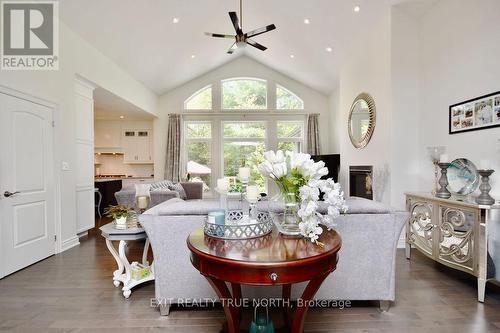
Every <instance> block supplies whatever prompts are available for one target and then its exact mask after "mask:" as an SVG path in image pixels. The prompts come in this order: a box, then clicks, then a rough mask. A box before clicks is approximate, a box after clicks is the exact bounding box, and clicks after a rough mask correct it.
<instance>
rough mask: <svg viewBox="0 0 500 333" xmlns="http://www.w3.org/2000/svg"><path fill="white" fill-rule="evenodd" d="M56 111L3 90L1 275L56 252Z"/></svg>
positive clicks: (0, 127)
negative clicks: (54, 132) (54, 147)
mask: <svg viewBox="0 0 500 333" xmlns="http://www.w3.org/2000/svg"><path fill="white" fill-rule="evenodd" d="M52 117H53V110H52V109H51V108H48V107H46V106H42V105H40V104H36V103H34V102H31V101H28V100H25V99H21V98H18V97H14V96H11V95H7V94H4V93H1V92H0V156H1V158H0V239H1V244H0V249H1V252H0V278H1V277H3V276H5V275H7V274H10V273H13V272H15V271H17V270H19V269H22V268H24V267H26V266H28V265H31V264H33V263H35V262H37V261H39V260H41V259H44V258H46V257H48V256H50V255H52V254H54V252H55V237H54V235H55V206H54V200H55V191H54V166H53V138H52V136H53V127H52Z"/></svg>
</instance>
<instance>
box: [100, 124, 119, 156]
mask: <svg viewBox="0 0 500 333" xmlns="http://www.w3.org/2000/svg"><path fill="white" fill-rule="evenodd" d="M94 147H95V148H100V149H112V150H113V151H120V150H121V148H122V127H121V124H120V122H117V121H107V120H99V121H96V122H95V123H94Z"/></svg>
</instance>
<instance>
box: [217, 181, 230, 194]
mask: <svg viewBox="0 0 500 333" xmlns="http://www.w3.org/2000/svg"><path fill="white" fill-rule="evenodd" d="M217 189H218V190H219V191H221V192H227V190H228V189H229V179H227V178H219V179H217Z"/></svg>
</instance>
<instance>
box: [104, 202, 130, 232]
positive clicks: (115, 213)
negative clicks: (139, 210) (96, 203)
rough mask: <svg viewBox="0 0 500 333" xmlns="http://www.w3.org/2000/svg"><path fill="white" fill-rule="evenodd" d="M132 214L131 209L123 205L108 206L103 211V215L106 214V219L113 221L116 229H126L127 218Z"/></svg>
mask: <svg viewBox="0 0 500 333" xmlns="http://www.w3.org/2000/svg"><path fill="white" fill-rule="evenodd" d="M132 213H133V210H132V208H130V207H127V206H124V205H116V206H109V207H107V208H105V209H104V214H106V216H107V217H112V218H114V219H115V222H116V228H117V229H126V228H127V217H129V216H130V215H131V214H132Z"/></svg>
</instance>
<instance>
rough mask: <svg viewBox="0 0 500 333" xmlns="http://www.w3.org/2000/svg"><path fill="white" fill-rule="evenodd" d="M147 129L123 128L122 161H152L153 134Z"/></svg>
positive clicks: (147, 162)
mask: <svg viewBox="0 0 500 333" xmlns="http://www.w3.org/2000/svg"><path fill="white" fill-rule="evenodd" d="M152 133H153V132H152V131H151V130H149V129H124V130H123V135H122V148H123V163H128V164H151V163H153V135H152Z"/></svg>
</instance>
